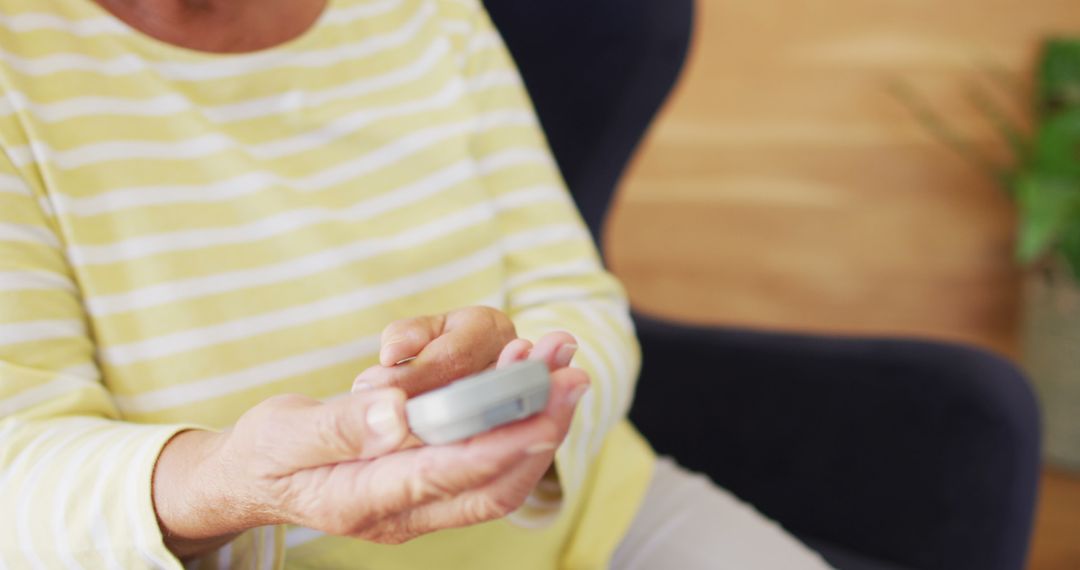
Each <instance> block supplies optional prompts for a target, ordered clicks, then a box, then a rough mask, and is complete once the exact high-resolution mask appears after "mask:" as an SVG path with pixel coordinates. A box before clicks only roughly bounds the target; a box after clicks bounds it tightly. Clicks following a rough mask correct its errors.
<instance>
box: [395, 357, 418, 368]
mask: <svg viewBox="0 0 1080 570" xmlns="http://www.w3.org/2000/svg"><path fill="white" fill-rule="evenodd" d="M414 360H416V357H415V356H410V357H408V358H402V359H401V360H399V361H397V362H395V363H394V366H401V365H402V364H405V363H406V362H412V361H414Z"/></svg>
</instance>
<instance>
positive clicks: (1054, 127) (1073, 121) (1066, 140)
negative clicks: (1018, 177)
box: [1032, 107, 1080, 177]
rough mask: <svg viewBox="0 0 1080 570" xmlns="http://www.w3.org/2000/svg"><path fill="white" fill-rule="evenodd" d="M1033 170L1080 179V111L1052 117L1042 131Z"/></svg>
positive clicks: (1047, 120)
mask: <svg viewBox="0 0 1080 570" xmlns="http://www.w3.org/2000/svg"><path fill="white" fill-rule="evenodd" d="M1032 168H1034V169H1036V170H1037V171H1039V172H1045V173H1049V174H1054V175H1063V176H1068V177H1074V176H1080V107H1078V108H1075V109H1070V110H1068V111H1063V112H1061V113H1058V114H1057V115H1054V116H1053V117H1049V118H1047V119H1046V121H1045V122H1043V124H1042V125H1041V126H1040V127H1039V133H1038V135H1037V136H1036V138H1035V152H1034V156H1033V157H1032Z"/></svg>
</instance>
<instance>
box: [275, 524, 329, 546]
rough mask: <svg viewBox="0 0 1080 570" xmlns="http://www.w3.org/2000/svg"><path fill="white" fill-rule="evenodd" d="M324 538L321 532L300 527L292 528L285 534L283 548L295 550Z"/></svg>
mask: <svg viewBox="0 0 1080 570" xmlns="http://www.w3.org/2000/svg"><path fill="white" fill-rule="evenodd" d="M324 536H326V534H325V533H323V532H322V531H318V530H315V529H310V528H305V527H302V526H298V527H293V528H290V529H289V530H287V531H286V532H285V548H286V549H289V548H296V547H297V546H302V545H304V544H307V543H309V542H311V541H313V540H316V539H319V538H322V537H324Z"/></svg>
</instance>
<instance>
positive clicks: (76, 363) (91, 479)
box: [0, 155, 257, 569]
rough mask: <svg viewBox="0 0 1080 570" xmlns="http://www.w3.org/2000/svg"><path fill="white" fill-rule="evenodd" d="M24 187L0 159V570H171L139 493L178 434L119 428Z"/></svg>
mask: <svg viewBox="0 0 1080 570" xmlns="http://www.w3.org/2000/svg"><path fill="white" fill-rule="evenodd" d="M26 180H27V178H26V177H24V176H23V175H21V173H20V172H18V171H17V170H16V169H15V168H14V167H13V166H12V164H11V163H10V161H9V160H8V159H7V157H6V156H5V155H0V513H3V515H2V516H0V568H9V569H14V568H123V569H130V568H171V569H176V568H181V565H180V563H179V561H178V560H176V559H175V558H174V557H173V556H172V554H171V553H170V552H169V551H168V549H166V548H165V546H164V543H163V540H162V536H161V532H160V530H159V526H158V523H157V517H156V515H155V512H154V507H153V502H152V496H151V489H150V485H151V477H152V472H153V467H154V464H155V462H156V460H157V456H158V454H159V453H160V451H161V449H162V447H163V446H164V445H165V443H166V442H168V440H169V439H170V438H171V437H172V436H173V435H175V434H176V433H177V432H178V431H181V430H182V429H185V427H187V426H181V425H148V424H134V423H128V422H124V421H122V419H121V417H120V414H119V412H118V411H117V409H116V407H115V405H114V404H113V402H112V398H111V395H110V393H109V392H108V391H107V389H106V388H105V386H104V385H103V383H102V381H101V378H100V374H99V372H98V368H97V366H96V365H95V361H94V343H93V340H92V334H91V331H90V326H89V323H88V321H87V318H86V315H85V313H84V311H83V307H82V302H81V300H80V295H79V292H78V286H77V284H76V282H75V279H74V278H73V276H72V272H71V271H70V269H69V266H68V265H67V263H66V261H65V256H64V254H63V244H62V240H61V238H60V237H59V232H58V231H56V228H55V225H54V224H55V222H54V220H53V219H52V218H51V217H50V216H49V214H48V213H47V212H48V211H49V205H48V200H47V199H46V198H45V197H44V195H42V194H40V193H38V192H36V191H34V190H33V189H32V187H31V185H30V184H28V183H27V182H26ZM244 542H246V543H250V544H251V548H257V545H255V544H254V543H255V542H256V541H255V540H254V539H253V538H251V537H245V538H244Z"/></svg>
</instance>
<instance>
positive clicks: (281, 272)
mask: <svg viewBox="0 0 1080 570" xmlns="http://www.w3.org/2000/svg"><path fill="white" fill-rule="evenodd" d="M523 193H528V194H531V195H532V196H531V197H533V198H535V199H534V200H533V201H530V202H526V201H524V200H519V203H520V204H519V205H521V206H524V205H528V204H532V203H535V202H536V201H540V200H541V199H543V198H545V196H544V195H543V194H537V193H534V192H529V191H527V190H526V191H524V192H523ZM500 209H501V208H496V211H498V210H500ZM491 213H492V207H491V206H490V205H489V204H487V203H481V204H478V205H476V206H472V207H469V208H466V209H464V210H460V211H457V212H454V213H451V214H449V215H447V216H444V217H442V218H438V219H436V220H433V221H431V222H429V223H427V224H424V225H421V226H416V227H413V228H410V229H408V230H406V231H404V232H401V233H399V234H397V235H393V236H385V237H378V238H372V239H367V240H359V241H355V242H352V243H349V244H346V245H343V246H340V247H336V248H332V249H326V250H321V251H317V252H315V253H313V254H311V255H306V256H303V257H298V258H295V259H290V260H287V261H283V262H281V263H276V264H273V265H267V266H263V267H258V268H255V269H244V270H238V271H230V272H226V273H217V274H214V275H210V276H207V277H196V278H192V279H184V280H180V281H172V282H168V283H162V284H159V285H151V286H149V287H144V288H141V289H135V290H132V291H127V292H124V293H118V294H114V295H101V296H94V297H89V298H88V299H87V300H86V305H87V308H88V310H89V311H90V313H91V314H93V315H94V316H96V317H99V318H100V317H104V316H107V315H112V314H116V313H121V312H128V311H134V310H140V309H146V308H148V307H153V306H157V305H161V304H165V303H174V302H177V301H182V300H190V299H197V298H201V297H205V296H207V295H216V294H221V293H227V292H230V291H238V290H241V289H247V288H253V287H263V286H266V285H271V284H274V283H280V282H283V281H292V280H296V279H302V278H305V277H309V276H311V275H315V274H317V273H321V272H324V271H328V270H331V269H335V268H338V267H342V266H344V265H348V264H351V263H355V262H357V261H360V260H364V259H369V258H371V257H374V256H377V255H382V254H385V253H388V252H392V251H405V250H408V249H410V248H413V247H417V246H419V245H422V244H425V243H430V242H431V241H433V240H435V239H440V238H443V237H445V236H447V235H450V234H452V233H455V232H459V231H461V230H463V229H467V228H470V227H472V226H474V225H476V224H479V223H482V222H485V221H489V220H491V219H492V217H491Z"/></svg>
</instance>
